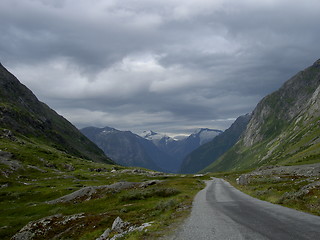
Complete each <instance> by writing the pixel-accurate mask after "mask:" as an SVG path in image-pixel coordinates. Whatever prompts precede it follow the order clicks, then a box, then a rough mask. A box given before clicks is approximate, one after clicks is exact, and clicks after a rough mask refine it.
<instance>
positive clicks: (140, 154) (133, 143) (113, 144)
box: [81, 127, 173, 172]
mask: <svg viewBox="0 0 320 240" xmlns="http://www.w3.org/2000/svg"><path fill="white" fill-rule="evenodd" d="M81 132H82V133H83V134H84V135H86V136H87V137H88V138H89V139H91V140H92V141H93V142H94V143H96V144H97V145H98V146H99V147H100V148H101V149H102V150H103V151H104V152H105V153H106V154H107V155H108V156H110V157H111V158H112V159H114V161H115V162H116V163H118V164H121V165H123V166H136V167H144V168H148V169H153V170H159V171H167V172H171V171H172V169H171V165H172V163H171V162H172V161H173V159H172V158H171V157H170V156H168V155H167V154H165V153H164V152H162V151H161V150H160V149H158V148H157V147H156V146H155V145H154V144H153V143H152V142H151V141H149V140H147V139H144V138H142V137H140V136H138V135H136V134H134V133H132V132H130V131H120V130H117V129H114V128H110V127H104V128H96V127H87V128H83V129H81Z"/></svg>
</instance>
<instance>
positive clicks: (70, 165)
mask: <svg viewBox="0 0 320 240" xmlns="http://www.w3.org/2000/svg"><path fill="white" fill-rule="evenodd" d="M0 149H1V152H0V167H1V172H0V173H1V174H0V186H1V188H0V208H1V212H0V238H1V239H10V238H11V237H12V236H13V235H14V234H15V233H16V232H18V231H19V230H20V229H21V228H22V227H23V226H25V225H26V224H27V223H29V222H30V221H35V220H39V219H41V218H44V217H47V216H53V215H56V214H62V215H63V216H69V215H74V214H80V213H83V214H84V217H83V218H81V221H80V220H79V221H76V220H75V221H73V222H70V224H72V226H71V225H68V224H66V225H65V226H61V225H60V226H55V228H53V230H52V231H51V232H50V233H48V235H47V236H46V237H48V238H50V236H51V237H52V236H55V234H57V233H61V235H60V239H70V238H71V239H95V238H97V237H99V236H100V235H101V234H102V233H103V232H104V230H105V229H107V228H110V227H111V225H112V222H113V221H114V219H115V218H116V217H117V216H120V217H121V218H122V219H123V220H124V221H129V222H131V223H132V224H135V225H139V224H142V223H145V222H151V221H153V222H154V223H153V224H152V226H151V227H149V228H148V231H147V232H141V233H140V232H139V233H131V235H129V236H128V239H137V238H139V239H142V238H149V239H150V238H152V239H153V238H156V237H159V236H162V235H163V234H164V232H167V231H170V228H171V224H172V223H173V222H176V221H179V219H180V220H181V219H183V217H185V216H187V214H188V211H189V210H190V206H191V203H192V199H193V196H194V195H195V194H196V193H197V192H198V191H199V190H200V189H201V188H203V187H204V184H203V182H202V181H201V180H200V179H199V178H194V177H191V176H186V177H180V176H179V175H164V174H159V173H153V172H150V171H146V170H139V171H133V169H132V168H124V167H121V166H114V165H107V164H102V163H95V162H91V161H87V160H83V159H81V158H77V157H74V156H72V155H69V154H67V153H65V152H62V151H59V150H57V149H55V148H53V147H50V146H47V145H46V144H43V143H42V142H41V141H40V142H39V141H38V140H37V139H35V138H33V139H28V138H26V137H23V136H20V135H15V136H12V137H11V139H10V138H7V137H2V138H1V139H0ZM8 153H11V154H12V155H11V157H8V156H10V154H9V155H8ZM112 169H116V172H111V170H112ZM148 180H160V181H159V182H158V183H156V184H153V185H150V186H147V187H142V188H136V187H135V188H130V189H124V190H117V189H110V190H108V191H107V192H104V193H103V194H99V193H97V194H96V195H94V196H92V197H91V199H90V200H87V199H86V198H84V199H79V200H77V201H76V202H67V203H58V204H47V203H46V201H49V200H54V199H57V198H59V197H62V196H64V195H67V194H70V193H72V192H75V191H76V190H79V189H82V188H83V187H86V186H100V185H109V184H113V183H116V182H121V181H128V182H145V181H148ZM130 236H131V237H130Z"/></svg>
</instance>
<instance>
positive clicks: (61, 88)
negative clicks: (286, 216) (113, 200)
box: [0, 0, 320, 133]
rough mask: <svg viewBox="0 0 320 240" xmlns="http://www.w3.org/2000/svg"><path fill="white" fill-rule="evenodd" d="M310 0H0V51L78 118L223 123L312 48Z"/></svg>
mask: <svg viewBox="0 0 320 240" xmlns="http://www.w3.org/2000/svg"><path fill="white" fill-rule="evenodd" d="M319 8H320V3H319V1H316V0H310V1H308V4H306V3H303V2H301V1H295V0H294V1H292V0H291V1H289V0H278V1H273V0H265V1H252V0H243V1H236V0H216V1H212V0H197V1H195V0H175V1H171V0H163V1H159V2H157V1H149V0H140V1H131V0H123V1H103V0H97V1H86V0H77V1H76V0H56V1H49V0H3V1H1V2H0V21H1V25H0V31H1V35H0V61H1V62H2V63H3V64H4V65H5V66H7V67H8V68H9V70H11V71H12V72H13V73H14V74H16V75H17V77H18V78H19V79H20V80H21V81H22V82H23V83H24V84H26V85H27V86H28V87H29V88H31V89H32V90H33V91H34V93H35V94H36V95H37V96H38V97H39V98H40V99H41V100H42V101H44V102H47V103H48V104H49V105H50V106H51V107H53V108H54V109H56V110H58V112H60V113H62V114H63V115H65V116H66V117H67V118H68V119H69V120H70V121H72V122H73V123H74V124H76V125H77V126H79V127H84V126H87V125H97V126H104V125H110V126H113V127H117V128H120V129H132V130H134V129H135V130H136V131H138V130H143V129H154V130H156V131H164V132H166V131H167V132H170V133H175V132H176V133H183V131H184V129H189V130H190V131H191V130H192V129H194V128H196V127H197V126H199V127H204V126H207V127H215V128H223V129H224V128H226V127H228V125H230V124H231V121H230V120H225V121H216V120H217V119H218V120H219V119H230V118H236V117H237V116H239V115H241V114H245V113H247V112H250V111H252V110H253V108H254V107H255V105H256V104H257V103H258V101H259V100H260V99H261V98H262V97H263V96H265V95H266V94H269V93H270V92H272V91H274V90H276V89H277V88H279V87H280V86H281V84H283V82H284V81H285V80H287V79H288V78H290V77H291V76H292V75H294V74H295V73H296V72H298V71H300V70H302V69H303V68H305V67H307V66H308V65H310V64H312V63H313V61H315V60H316V59H318V58H319V55H318V53H319V52H320V51H319V50H320V45H319V44H318V40H319V39H320V32H319V31H318V23H319V20H320V17H319V14H318V9H319Z"/></svg>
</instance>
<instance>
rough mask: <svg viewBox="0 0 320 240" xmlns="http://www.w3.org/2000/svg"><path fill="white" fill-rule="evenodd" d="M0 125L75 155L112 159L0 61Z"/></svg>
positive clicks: (108, 160) (87, 157)
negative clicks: (40, 98) (40, 99)
mask: <svg viewBox="0 0 320 240" xmlns="http://www.w3.org/2000/svg"><path fill="white" fill-rule="evenodd" d="M0 126H1V128H2V129H9V130H11V131H12V132H14V133H17V134H21V135H23V136H26V137H28V138H30V139H36V140H38V141H39V140H40V141H41V142H43V143H45V144H48V145H49V146H51V147H54V148H56V149H58V150H60V151H65V152H67V153H69V154H72V155H75V156H77V157H81V158H86V159H89V160H93V161H97V162H105V163H113V162H112V160H110V159H109V158H108V157H106V156H105V155H104V153H103V152H102V151H101V150H100V149H99V148H98V147H97V146H96V145H95V144H93V143H92V142H91V141H90V140H89V139H87V138H86V137H85V136H84V135H83V134H81V133H80V131H79V130H78V129H77V128H76V127H74V126H73V125H72V124H71V123H70V122H68V121H67V120H66V119H65V118H63V117H62V116H60V115H58V114H57V113H56V112H55V111H53V110H52V109H51V108H49V107H48V106H47V105H46V104H44V103H42V102H40V101H39V100H38V99H37V97H36V96H35V95H34V94H33V93H32V91H30V90H29V89H28V88H27V87H25V86H24V85H23V84H21V83H20V82H19V80H18V79H17V78H16V77H15V76H13V75H12V74H11V73H10V72H9V71H8V70H7V69H5V68H4V67H3V66H2V65H1V64H0Z"/></svg>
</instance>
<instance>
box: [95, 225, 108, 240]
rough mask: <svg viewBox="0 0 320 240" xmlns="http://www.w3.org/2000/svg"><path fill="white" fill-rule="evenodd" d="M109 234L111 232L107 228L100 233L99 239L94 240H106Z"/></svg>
mask: <svg viewBox="0 0 320 240" xmlns="http://www.w3.org/2000/svg"><path fill="white" fill-rule="evenodd" d="M110 232H111V230H110V228H108V229H107V230H105V231H104V232H103V233H102V235H101V236H100V237H98V238H96V240H106V239H108V236H109V234H110Z"/></svg>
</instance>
